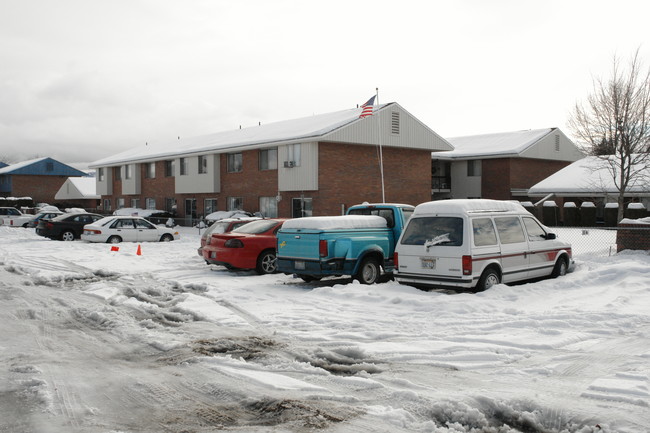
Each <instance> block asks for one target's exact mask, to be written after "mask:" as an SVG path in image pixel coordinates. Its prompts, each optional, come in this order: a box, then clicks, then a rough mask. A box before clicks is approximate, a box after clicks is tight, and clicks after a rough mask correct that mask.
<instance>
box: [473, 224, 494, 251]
mask: <svg viewBox="0 0 650 433" xmlns="http://www.w3.org/2000/svg"><path fill="white" fill-rule="evenodd" d="M472 231H473V232H474V246H477V247H484V246H486V245H496V244H497V233H496V232H495V231H494V224H492V220H491V219H490V218H476V219H473V220H472Z"/></svg>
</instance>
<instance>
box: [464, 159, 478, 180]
mask: <svg viewBox="0 0 650 433" xmlns="http://www.w3.org/2000/svg"><path fill="white" fill-rule="evenodd" d="M480 175H481V160H480V159H474V160H470V161H467V176H468V177H473V176H480Z"/></svg>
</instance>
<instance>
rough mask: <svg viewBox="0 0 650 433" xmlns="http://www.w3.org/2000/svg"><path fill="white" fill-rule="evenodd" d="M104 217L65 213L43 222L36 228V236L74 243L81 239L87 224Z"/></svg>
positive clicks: (91, 214)
mask: <svg viewBox="0 0 650 433" xmlns="http://www.w3.org/2000/svg"><path fill="white" fill-rule="evenodd" d="M103 217H104V216H103V215H98V214H94V213H85V212H84V213H81V212H80V213H65V214H63V215H59V216H57V217H54V218H52V219H51V220H43V219H41V221H40V222H39V223H38V226H36V234H37V235H39V236H44V237H46V238H50V239H58V240H62V241H73V240H75V239H79V238H80V237H81V233H82V232H83V230H84V226H85V225H86V224H92V223H94V222H95V221H97V220H100V219H102V218H103Z"/></svg>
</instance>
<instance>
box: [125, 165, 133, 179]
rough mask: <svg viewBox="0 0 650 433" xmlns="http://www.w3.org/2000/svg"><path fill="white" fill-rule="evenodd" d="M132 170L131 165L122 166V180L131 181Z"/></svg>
mask: <svg viewBox="0 0 650 433" xmlns="http://www.w3.org/2000/svg"><path fill="white" fill-rule="evenodd" d="M132 170H133V166H132V165H130V164H127V165H125V166H124V179H131V176H132V175H133V173H132Z"/></svg>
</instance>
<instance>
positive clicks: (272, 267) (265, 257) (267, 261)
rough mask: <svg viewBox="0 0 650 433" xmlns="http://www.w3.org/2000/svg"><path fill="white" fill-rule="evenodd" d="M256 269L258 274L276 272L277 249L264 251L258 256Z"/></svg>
mask: <svg viewBox="0 0 650 433" xmlns="http://www.w3.org/2000/svg"><path fill="white" fill-rule="evenodd" d="M255 270H256V271H257V273H258V274H274V273H275V271H277V270H278V259H277V257H276V256H275V251H272V250H267V251H263V252H262V254H260V256H259V257H258V258H257V266H256V267H255Z"/></svg>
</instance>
